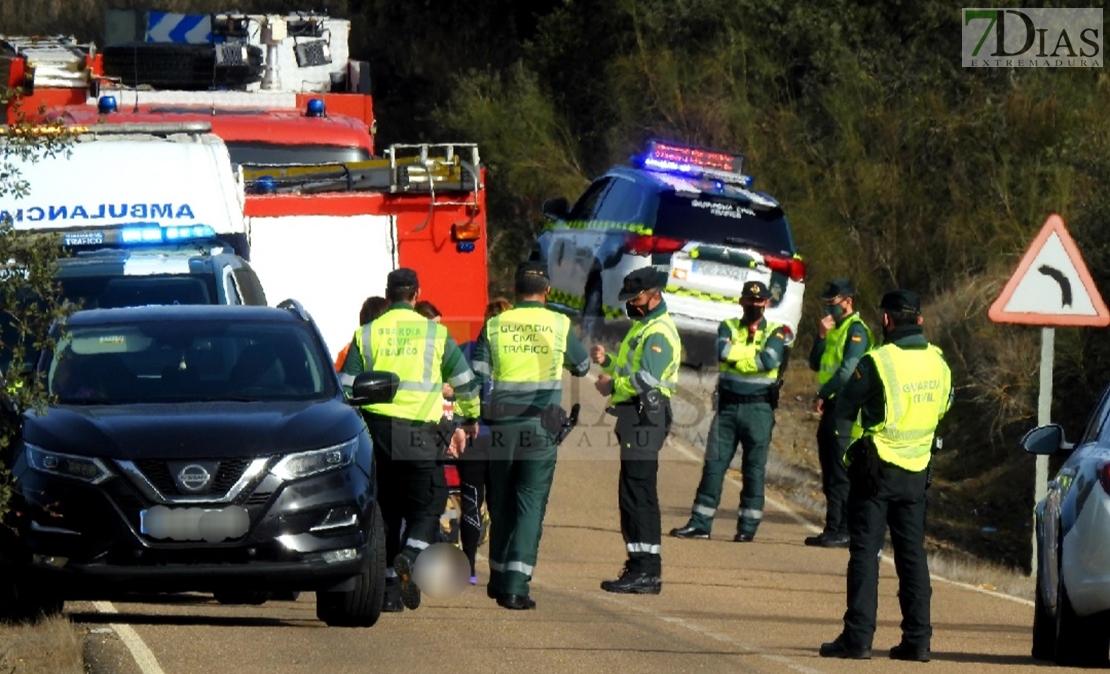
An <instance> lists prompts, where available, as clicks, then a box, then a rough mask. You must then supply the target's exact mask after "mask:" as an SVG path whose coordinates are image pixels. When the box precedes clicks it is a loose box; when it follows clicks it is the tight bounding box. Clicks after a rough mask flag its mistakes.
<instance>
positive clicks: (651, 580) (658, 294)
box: [590, 267, 682, 594]
mask: <svg viewBox="0 0 1110 674" xmlns="http://www.w3.org/2000/svg"><path fill="white" fill-rule="evenodd" d="M666 279H667V275H666V273H665V272H661V271H658V270H657V269H655V268H654V267H642V268H640V269H637V270H635V271H632V272H630V273H629V274H628V275H627V276H625V277H624V285H623V286H622V288H621V291H620V294H619V295H617V298H618V299H620V300H621V301H624V302H625V310H626V311H627V313H628V317H629V318H631V319H632V327H630V328H629V330H628V334H627V335H625V337H624V341H623V342H622V343H621V346H620V351H618V352H617V357H616V358H613V357H611V356H609V355H608V354H606V353H605V347H603V346H601V345H600V344H597V345H595V346H594V347H593V348H592V349H591V351H590V358H591V359H592V360H593V361H594V362H595V363H597V364H599V365H601V368H602V370H604V371H605V374H603V375H601V376H599V377H598V380H597V384H596V385H595V386H596V387H597V390H598V392H599V393H601V394H602V395H607V396H610V398H609V404H610V407H609V412H610V413H611V414H613V415H614V416H615V417H616V418H617V423H616V426H615V427H614V429H613V430H614V432H615V433H616V435H617V441H618V442H619V443H620V457H621V468H620V482H619V486H618V496H619V503H620V513H621V534H622V535H623V536H624V544H625V549H626V550H627V552H628V559H627V561H626V562H625V564H624V569H623V570H622V571H621V574H620V577H619V578H617V579H616V580H606V581H603V582H602V583H601V589H603V590H605V591H606V592H619V593H625V594H659V592H660V590H661V589H662V587H663V581H662V578H661V576H662V560H661V557H660V555H659V551H660V537H661V535H660V529H661V527H662V524H661V522H660V513H659V494H658V488H657V480H658V476H659V452H660V450H661V449H662V448H663V443H664V442H665V441H666V439H667V434H668V433H669V432H670V429H671V419H672V417H671V401H670V399H671V396H672V395H674V393H675V391H676V390H678V367H679V361H680V359H681V357H682V344H681V342H680V341H679V337H678V330H677V329H676V328H675V325H674V321H673V320H671V316H670V314H668V313H667V305H666V303H664V302H663V290H662V289H663V286H664V284H665V283H666Z"/></svg>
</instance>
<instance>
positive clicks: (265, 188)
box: [247, 176, 277, 194]
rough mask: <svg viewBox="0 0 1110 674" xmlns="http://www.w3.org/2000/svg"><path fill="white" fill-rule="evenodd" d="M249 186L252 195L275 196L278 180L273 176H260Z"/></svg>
mask: <svg viewBox="0 0 1110 674" xmlns="http://www.w3.org/2000/svg"><path fill="white" fill-rule="evenodd" d="M247 186H248V187H250V191H251V193H252V194H273V193H274V192H276V191H277V180H275V179H274V177H273V176H258V177H257V178H255V179H254V180H252V181H250V183H248V185H247Z"/></svg>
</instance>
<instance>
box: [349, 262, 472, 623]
mask: <svg viewBox="0 0 1110 674" xmlns="http://www.w3.org/2000/svg"><path fill="white" fill-rule="evenodd" d="M419 292H420V288H419V282H418V280H417V277H416V272H415V271H413V270H412V269H408V268H405V267H402V268H400V269H396V270H394V271H391V272H390V273H389V275H388V276H387V277H386V288H385V295H386V299H388V300H389V301H390V303H391V304H390V306H389V308H388V309H387V310H386V311H385V313H383V314H382V315H381V316H379V317H378V318H376V319H375V320H374V321H372V322H371V323H369V324H367V325H364V326H362V327H361V328H360V329H359V330H358V332H356V333H355V336H354V339H353V340H352V342H351V348H350V349H349V350H348V352H347V359H346V360H345V361H344V363H343V368H342V370H341V375H340V380H341V381H342V383H343V385H344V386H345V387H349V386H351V385H352V384H353V383H354V379H355V376H357V375H358V374H360V373H362V372H364V371H369V370H377V371H385V372H393V373H395V374H396V375H397V376H398V378H400V380H401V384H400V387H399V388H398V390H397V395H396V397H395V398H394V399H393V401H392V402H389V403H382V404H377V405H367V406H366V407H363V408H362V409H363V411H364V417H365V419H366V426H367V428H368V430H369V431H370V436H371V437H372V438H373V440H374V462H375V463H376V466H375V472H376V475H377V483H378V503H379V504H380V506H381V509H382V519H383V520H384V521H385V534H386V564H387V565H388V567H390V568H388V569H387V571H386V596H385V601H384V603H383V606H382V610H384V611H390V612H396V611H400V610H402V605H403V606H405V607H408V608H410V609H415V608H417V607H418V606H420V589H419V588H418V587H417V586H416V584H415V583H414V582H413V581H412V567H413V564H414V563H415V561H416V556H417V555H418V554H420V551H421V550H424V549H425V548H427V547H428V546H429V545H431V544H432V543H434V542H435V541H436V532H437V531H438V530H439V518H440V515H441V514H442V513H443V507H444V501H445V498H446V497H445V495H446V493H447V482H446V478H445V477H444V474H443V466H442V465H440V464H439V463H438V460H439V459H440V458H442V457H441V452H442V451H443V449H444V448H445V447H446V449H447V451H448V453H449V454H451V455H452V456H457V455H458V453H459V451H461V447H463V446H465V442H466V436H467V435H469V436H470V437H473V436H475V435H477V432H478V424H477V419H478V416H479V412H480V404H479V402H478V380H477V378H476V377H475V376H474V373H473V372H471V370H470V366H469V365H467V362H466V358H465V357H464V356H463V353H462V351H460V350H459V347H458V346H457V345H456V344H455V341H454V340H453V339H451V336H450V335H449V334H447V328H445V327H444V326H442V325H440V324H439V323H436V322H434V321H430V320H428V319H427V318H424V317H423V316H421V315H420V314H418V313H416V311H414V310H413V302H415V301H416V298H417V296H418V295H419ZM445 383H446V384H450V385H451V386H452V387H453V388H454V389H455V396H456V400H457V405H458V409H459V410H460V414H461V415H462V417H463V424H462V427H461V428H459V429H458V430H456V431H454V434H453V435H449V436H446V437H445V435H444V433H442V432H441V428H442V424H441V423H440V421H441V419H442V417H443V385H444V384H445ZM448 438H449V444H448ZM402 521H403V522H404V526H405V541H404V544H403V545H402V542H401V524H402Z"/></svg>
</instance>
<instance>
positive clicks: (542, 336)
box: [462, 262, 590, 610]
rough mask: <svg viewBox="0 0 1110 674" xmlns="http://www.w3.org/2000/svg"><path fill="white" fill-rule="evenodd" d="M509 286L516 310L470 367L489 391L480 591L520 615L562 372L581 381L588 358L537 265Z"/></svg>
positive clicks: (498, 324)
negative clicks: (486, 520)
mask: <svg viewBox="0 0 1110 674" xmlns="http://www.w3.org/2000/svg"><path fill="white" fill-rule="evenodd" d="M514 286H515V291H516V303H515V304H514V305H513V308H512V309H509V310H507V311H504V312H502V313H500V314H498V315H497V316H494V317H493V318H490V319H489V320H488V321H487V322H486V325H485V328H484V329H483V330H482V334H481V336H480V337H479V338H478V344H477V346H476V347H475V349H474V359H473V363H474V365H473V367H474V371H475V373H477V375H478V378H479V381H480V382H481V383H482V385H484V384H485V382H486V381H492V384H493V386H492V390H491V392H490V397H489V401H488V404H486V405H485V406H484V410H483V413H484V415H483V418H484V419H485V420H486V422H487V423H488V424H489V429H490V433H491V435H492V438H491V440H490V449H489V472H490V490H489V497H488V498H489V505H490V536H489V569H490V574H489V586H488V587H487V590H486V592H487V594H488V595H489V596H490V597H491V598H492V599H496V600H497V603H498V605H499V606H502V607H504V608H507V609H514V610H527V609H533V608H535V607H536V602H535V600H533V599H532V598H531V597H530V596H529V582H530V581H531V580H532V571H533V569H534V568H535V565H536V556H537V553H538V552H539V547H540V535H541V533H542V530H543V517H544V513H545V511H546V510H547V499H548V496H549V495H550V494H551V481H552V480H553V479H554V477H555V454H556V436H557V435H558V433H559V430H560V429H561V427H562V425H563V421H564V418H565V413H564V412H563V408H562V396H563V370H564V369H566V370H567V371H569V372H570V373H571V374H572V375H574V376H576V377H582V376H585V375H586V374H587V373H588V372H589V371H590V358H589V355H588V354H587V353H586V349H585V347H583V346H582V343H581V342H580V341H578V336H577V335H575V333H574V329H573V328H572V326H571V323H570V319H569V318H567V317H566V316H564V315H563V314H560V313H558V312H555V311H552V310H551V309H548V308H547V307H546V306H545V302H546V300H547V293H548V292H549V291H550V288H551V286H550V282H549V280H548V277H547V266H546V265H545V264H543V263H539V262H525V263H524V264H522V265H520V267H519V268H518V269H517V272H516V278H515V279H514ZM465 460H466V457H463V459H462V461H463V462H465Z"/></svg>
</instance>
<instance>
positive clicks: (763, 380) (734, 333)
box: [720, 318, 782, 386]
mask: <svg viewBox="0 0 1110 674" xmlns="http://www.w3.org/2000/svg"><path fill="white" fill-rule="evenodd" d="M725 326H726V327H727V328H728V329H729V336H730V338H731V339H732V347H730V354H731V353H735V352H734V351H733V349H736V348H737V347H740V348H741V349H742V351H741V356H742V357H741V359H739V360H737V361H736V363H731V362H725V361H721V362H720V371H721V374H720V378H721V381H732V382H736V383H738V384H762V385H766V386H770V385H771V384H774V383H775V381H777V380H778V377H779V369H778V367H776V368H775V369H773V370H767V371H760V370H758V369H757V368H758V367H759V362H758V361H759V354H761V353H763V350H764V349H766V348H767V340H768V339H770V338H771V334H772V333H774V332H775V330H778V329H779V328H781V327H782V326H781V325H779V324H777V323H771V322H770V321H764V325H763V327H762V328H760V329H759V330H757V331H756V333H755V335H754V337H753V339H752V343H751V344H748V326H746V325H741V323H740V319H739V318H730V319H728V320H726V321H725Z"/></svg>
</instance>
